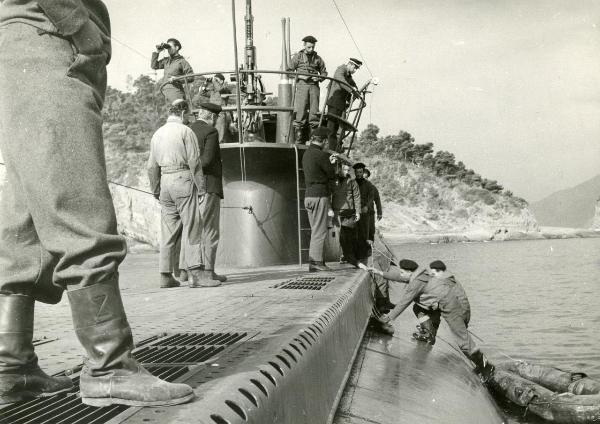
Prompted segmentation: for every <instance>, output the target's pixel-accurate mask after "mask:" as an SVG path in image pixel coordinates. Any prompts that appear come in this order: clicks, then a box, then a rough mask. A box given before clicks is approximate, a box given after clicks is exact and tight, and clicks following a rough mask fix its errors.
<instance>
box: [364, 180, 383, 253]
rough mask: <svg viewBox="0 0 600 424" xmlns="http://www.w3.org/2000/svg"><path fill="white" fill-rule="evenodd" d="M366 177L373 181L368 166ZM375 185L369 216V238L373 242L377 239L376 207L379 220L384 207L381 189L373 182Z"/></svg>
mask: <svg viewBox="0 0 600 424" xmlns="http://www.w3.org/2000/svg"><path fill="white" fill-rule="evenodd" d="M364 175H365V178H366V179H367V180H368V181H369V182H371V178H370V177H371V171H370V170H369V169H368V168H365V172H364ZM371 185H373V202H372V203H371V204H369V210H368V214H369V215H368V216H369V238H368V240H371V243H373V241H374V240H375V209H377V221H381V219H382V218H383V208H382V206H381V197H380V196H379V190H378V189H377V186H375V184H373V183H372V182H371Z"/></svg>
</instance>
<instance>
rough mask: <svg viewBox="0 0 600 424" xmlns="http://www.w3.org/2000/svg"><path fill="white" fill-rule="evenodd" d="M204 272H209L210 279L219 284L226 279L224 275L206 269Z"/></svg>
mask: <svg viewBox="0 0 600 424" xmlns="http://www.w3.org/2000/svg"><path fill="white" fill-rule="evenodd" d="M206 271H208V272H210V278H212V279H213V280H216V281H219V282H221V283H224V282H226V281H227V277H226V276H225V275H219V274H217V273H216V272H215V271H214V270H212V269H207V270H206Z"/></svg>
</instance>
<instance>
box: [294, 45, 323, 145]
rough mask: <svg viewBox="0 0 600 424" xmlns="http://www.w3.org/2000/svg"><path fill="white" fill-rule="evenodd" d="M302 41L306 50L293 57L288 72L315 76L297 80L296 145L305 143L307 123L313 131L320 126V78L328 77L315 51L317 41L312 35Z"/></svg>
mask: <svg viewBox="0 0 600 424" xmlns="http://www.w3.org/2000/svg"><path fill="white" fill-rule="evenodd" d="M302 41H303V42H304V49H302V50H300V51H299V52H298V53H296V54H294V55H293V56H292V60H291V62H290V65H289V67H288V69H287V71H297V72H301V73H305V74H312V75H314V76H312V75H311V76H306V75H299V76H298V78H297V81H298V82H297V83H296V98H295V102H294V112H295V114H296V117H295V119H294V124H293V125H294V136H295V139H296V143H302V142H303V141H304V139H303V131H304V128H305V127H306V124H307V122H308V123H309V124H310V128H312V129H315V128H316V127H317V126H318V125H319V116H318V114H319V94H320V90H319V81H321V78H319V76H327V69H326V68H325V62H324V61H323V59H321V56H319V55H318V54H317V52H316V51H315V44H316V43H317V39H316V38H315V37H313V36H312V35H307V36H306V37H304V38H303V39H302ZM307 110H308V111H309V113H307Z"/></svg>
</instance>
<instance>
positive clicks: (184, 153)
mask: <svg viewBox="0 0 600 424" xmlns="http://www.w3.org/2000/svg"><path fill="white" fill-rule="evenodd" d="M201 153H202V152H201V150H200V147H199V146H198V140H197V138H196V135H195V134H194V132H193V131H192V130H191V129H190V128H189V127H188V126H186V125H184V124H183V122H182V121H181V119H180V118H178V117H176V116H169V118H168V119H167V122H166V123H165V124H164V125H163V126H162V127H160V128H159V129H158V130H156V132H155V133H154V135H153V136H152V140H151V141H150V157H149V158H148V164H147V169H148V178H149V179H150V188H151V190H152V194H154V197H156V198H158V195H159V194H160V178H161V170H160V169H161V167H165V166H185V165H187V166H188V168H189V169H190V172H191V173H192V179H193V181H194V184H195V185H196V188H197V189H198V194H204V193H205V192H206V183H205V179H204V173H203V172H202V162H201Z"/></svg>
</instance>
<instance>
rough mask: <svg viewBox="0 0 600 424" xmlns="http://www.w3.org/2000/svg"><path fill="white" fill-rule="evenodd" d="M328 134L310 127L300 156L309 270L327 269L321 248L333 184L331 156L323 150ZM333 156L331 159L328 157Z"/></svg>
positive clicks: (321, 129) (327, 131)
mask: <svg viewBox="0 0 600 424" xmlns="http://www.w3.org/2000/svg"><path fill="white" fill-rule="evenodd" d="M328 135H329V130H328V129H327V128H325V127H318V128H316V129H315V130H313V132H312V135H311V139H310V146H309V147H308V149H307V150H306V151H305V152H304V155H303V156H302V169H303V170H304V181H305V184H306V191H305V195H304V207H305V208H306V212H307V214H308V222H309V223H310V229H311V233H310V248H309V252H308V255H309V267H308V269H309V271H330V270H331V269H330V268H329V267H328V266H327V265H325V262H324V260H323V248H324V245H325V238H326V237H327V216H328V213H329V210H330V209H331V204H330V200H329V198H330V196H331V193H332V187H333V186H334V184H335V167H334V165H333V163H335V158H333V157H330V156H329V155H328V154H327V153H325V152H324V151H323V150H322V149H323V143H324V141H325V140H326V139H327V136H328ZM332 158H333V159H332Z"/></svg>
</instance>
